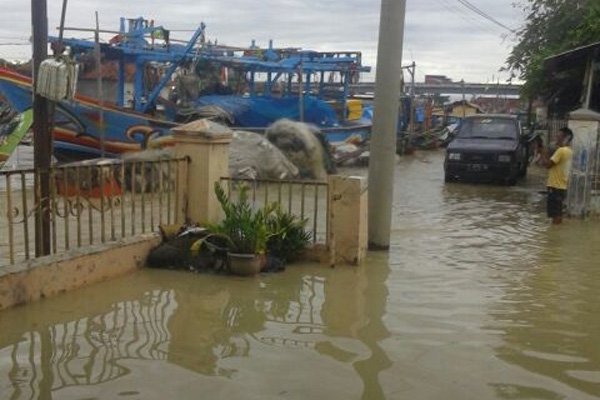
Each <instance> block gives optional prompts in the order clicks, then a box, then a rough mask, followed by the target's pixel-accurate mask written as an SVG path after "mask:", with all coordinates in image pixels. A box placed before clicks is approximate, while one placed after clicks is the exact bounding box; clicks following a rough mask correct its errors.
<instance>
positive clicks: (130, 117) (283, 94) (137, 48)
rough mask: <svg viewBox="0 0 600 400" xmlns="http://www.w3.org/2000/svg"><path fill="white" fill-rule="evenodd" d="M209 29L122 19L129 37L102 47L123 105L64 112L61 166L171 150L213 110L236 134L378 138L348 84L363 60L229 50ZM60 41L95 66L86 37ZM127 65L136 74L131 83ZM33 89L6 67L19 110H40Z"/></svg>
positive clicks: (120, 34) (88, 102) (75, 105)
mask: <svg viewBox="0 0 600 400" xmlns="http://www.w3.org/2000/svg"><path fill="white" fill-rule="evenodd" d="M205 29H206V26H205V25H204V24H201V25H200V26H199V27H198V29H197V30H196V31H195V32H194V34H193V35H192V37H191V39H190V40H189V41H187V42H185V43H181V42H180V41H176V40H173V39H171V38H170V36H171V34H170V31H169V30H167V29H165V28H164V27H162V26H154V23H153V22H152V21H148V20H145V19H142V18H136V19H124V18H122V19H121V24H120V30H119V31H114V32H110V33H112V34H114V36H113V37H112V38H111V40H110V41H108V42H107V43H100V44H99V46H100V51H101V54H102V63H104V64H106V63H113V64H115V65H116V70H117V71H118V73H117V76H116V90H115V92H116V95H115V96H114V97H115V98H105V99H104V101H100V100H98V98H93V97H91V96H83V95H77V96H76V97H75V99H74V100H72V101H62V102H60V103H58V104H57V107H56V112H55V121H54V124H53V131H52V135H53V138H54V153H55V155H56V156H57V158H59V159H60V160H69V161H70V160H76V159H86V158H94V157H98V156H100V155H101V149H104V156H106V157H117V156H119V155H120V154H122V153H126V152H134V151H140V150H142V149H144V148H146V147H164V146H169V145H172V140H171V138H170V136H169V131H170V129H171V128H173V127H174V126H176V125H177V124H179V123H183V122H188V121H189V120H191V119H195V118H200V117H203V116H206V111H207V109H210V110H213V111H214V110H218V112H217V114H220V115H221V116H223V115H226V118H224V119H223V120H224V121H226V122H227V123H229V124H230V125H232V126H233V127H234V128H241V129H246V130H253V131H264V130H265V129H266V128H267V127H268V126H269V125H270V124H272V123H273V122H275V121H276V120H278V119H281V118H289V119H294V120H302V121H305V122H309V123H312V124H315V125H317V126H318V127H319V128H320V129H321V130H322V131H323V132H324V133H325V136H326V137H327V138H328V139H329V140H330V141H343V140H345V139H347V138H348V137H350V136H358V137H360V138H361V139H365V138H367V137H368V136H369V134H370V128H371V126H370V121H363V120H361V119H360V112H359V113H358V117H357V116H356V114H357V113H356V112H355V113H354V116H351V115H349V114H350V112H349V109H348V106H347V105H348V102H349V101H348V96H349V89H348V88H349V85H350V84H351V83H353V82H356V81H357V79H358V77H359V75H360V73H361V72H368V71H369V70H370V68H368V67H365V66H362V63H361V54H360V53H358V52H315V51H305V50H300V49H275V48H273V46H272V43H270V45H269V47H268V48H267V49H260V48H258V47H257V46H255V45H254V43H253V44H252V46H250V47H248V48H236V47H230V46H221V45H218V44H216V43H211V42H210V41H207V40H206V37H205ZM105 32H108V31H105ZM50 41H51V42H52V43H54V44H56V43H57V42H58V39H57V38H51V39H50ZM61 43H62V45H63V46H64V47H65V48H66V49H68V53H69V56H70V57H72V58H73V59H74V60H76V61H78V62H80V63H82V64H83V63H84V62H85V61H86V60H87V61H88V64H89V59H90V54H91V53H92V52H93V50H94V46H95V45H96V43H94V42H93V41H87V40H78V39H64V40H63V41H62V42H61ZM128 66H129V67H131V66H133V67H134V72H133V73H132V77H131V79H130V80H128V78H127V76H126V67H128ZM98 73H101V71H98ZM128 86H131V89H130V90H128ZM31 88H32V82H31V79H30V78H29V77H25V76H22V75H19V74H16V73H15V72H12V71H10V70H6V69H0V93H2V95H3V96H4V97H5V98H6V100H7V101H8V102H9V103H10V105H11V106H12V107H13V108H14V109H15V110H16V111H18V112H25V111H26V110H28V109H30V108H31V99H32V89H31ZM129 91H130V92H131V93H132V96H131V98H130V99H128V98H127V93H128V92H129ZM101 142H103V144H102V143H101Z"/></svg>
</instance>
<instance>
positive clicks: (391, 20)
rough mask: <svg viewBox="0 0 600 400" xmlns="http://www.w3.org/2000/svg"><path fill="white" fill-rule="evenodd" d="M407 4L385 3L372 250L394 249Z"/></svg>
mask: <svg viewBox="0 0 600 400" xmlns="http://www.w3.org/2000/svg"><path fill="white" fill-rule="evenodd" d="M405 13H406V0H382V1H381V22H380V27H379V46H378V55H377V80H376V82H375V101H374V104H373V106H374V116H373V135H372V138H371V157H370V161H369V246H370V247H371V248H372V249H379V250H386V249H388V248H389V247H390V235H391V229H392V203H393V200H394V167H395V166H394V164H395V162H394V161H395V158H396V131H397V129H398V108H399V106H400V85H401V82H402V45H403V42H404V18H405Z"/></svg>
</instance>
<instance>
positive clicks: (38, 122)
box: [31, 0, 52, 257]
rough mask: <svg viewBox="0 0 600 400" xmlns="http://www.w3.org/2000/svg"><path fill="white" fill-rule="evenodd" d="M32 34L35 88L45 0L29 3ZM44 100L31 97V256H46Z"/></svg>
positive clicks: (48, 149) (48, 144) (44, 36)
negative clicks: (34, 181)
mask: <svg viewBox="0 0 600 400" xmlns="http://www.w3.org/2000/svg"><path fill="white" fill-rule="evenodd" d="M31 24H32V35H33V82H34V90H35V88H36V87H37V84H38V82H37V73H38V71H39V69H40V64H41V63H42V61H44V60H45V59H46V58H48V7H47V3H46V0H31ZM48 117H49V109H48V100H46V99H45V98H43V97H42V96H40V95H38V94H35V95H34V97H33V163H34V167H35V169H36V170H37V171H39V172H40V173H39V175H38V179H39V184H38V185H36V188H35V199H36V204H37V205H38V207H36V212H35V221H36V230H35V253H36V255H37V256H38V257H39V256H45V255H48V254H50V166H51V161H52V136H51V133H50V132H49V131H48Z"/></svg>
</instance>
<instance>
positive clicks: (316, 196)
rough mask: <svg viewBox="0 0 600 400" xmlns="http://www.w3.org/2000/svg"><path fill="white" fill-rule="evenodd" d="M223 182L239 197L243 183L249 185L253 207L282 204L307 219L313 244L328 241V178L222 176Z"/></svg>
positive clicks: (289, 210)
mask: <svg viewBox="0 0 600 400" xmlns="http://www.w3.org/2000/svg"><path fill="white" fill-rule="evenodd" d="M221 183H222V184H227V185H226V186H227V189H226V190H227V193H228V195H229V196H230V198H232V199H234V200H235V199H237V194H238V192H239V185H245V186H247V187H248V189H249V190H248V196H249V200H250V201H251V202H252V205H253V207H255V208H261V207H265V206H266V205H267V204H271V203H275V204H278V205H279V206H280V207H281V209H282V210H283V211H286V212H288V213H290V214H292V215H295V216H297V217H299V218H300V219H302V220H306V228H307V229H308V230H310V231H311V232H312V236H313V244H317V243H318V244H327V232H328V225H327V218H328V213H329V209H328V207H329V200H328V197H329V185H328V183H327V182H318V181H289V180H281V181H279V180H251V179H237V178H221Z"/></svg>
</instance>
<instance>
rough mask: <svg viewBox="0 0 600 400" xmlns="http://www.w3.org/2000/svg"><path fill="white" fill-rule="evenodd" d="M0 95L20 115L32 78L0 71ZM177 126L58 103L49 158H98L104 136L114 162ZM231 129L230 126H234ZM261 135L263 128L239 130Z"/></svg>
mask: <svg viewBox="0 0 600 400" xmlns="http://www.w3.org/2000/svg"><path fill="white" fill-rule="evenodd" d="M0 94H2V95H3V96H4V97H5V98H6V100H7V101H8V102H9V103H10V105H11V107H12V108H13V109H15V110H16V111H18V112H20V113H23V112H25V111H27V110H29V109H31V107H32V98H33V95H32V84H31V79H30V78H27V77H24V76H22V75H19V74H16V73H14V72H12V71H10V70H6V69H0ZM177 125H178V124H177V123H174V122H168V121H160V120H156V119H153V118H152V116H150V115H146V114H141V113H137V112H134V111H131V110H128V109H124V108H121V107H117V106H115V105H114V104H109V103H104V104H103V105H102V108H101V107H100V103H99V102H98V101H96V100H94V99H91V98H88V97H84V96H76V98H75V100H73V101H61V102H60V103H58V104H57V106H56V111H55V120H54V126H53V129H52V138H53V146H54V148H53V153H54V156H55V157H56V158H57V159H59V160H60V161H80V160H85V159H91V158H97V157H101V156H102V151H101V147H102V146H101V138H102V137H104V150H105V151H104V157H109V158H111V157H112V158H114V157H119V156H121V155H122V154H124V153H131V152H138V151H141V150H145V149H147V148H164V147H169V146H172V145H173V139H172V137H171V136H170V131H171V129H172V128H174V127H176V126H177ZM234 129H235V127H234ZM239 129H242V130H249V131H255V132H264V130H265V128H257V129H252V128H239ZM323 133H324V135H325V137H326V138H327V140H328V141H330V142H343V141H345V140H347V139H348V138H350V137H360V138H361V139H367V138H368V137H369V136H370V133H371V126H370V125H365V124H355V125H348V126H340V127H334V128H324V129H323Z"/></svg>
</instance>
